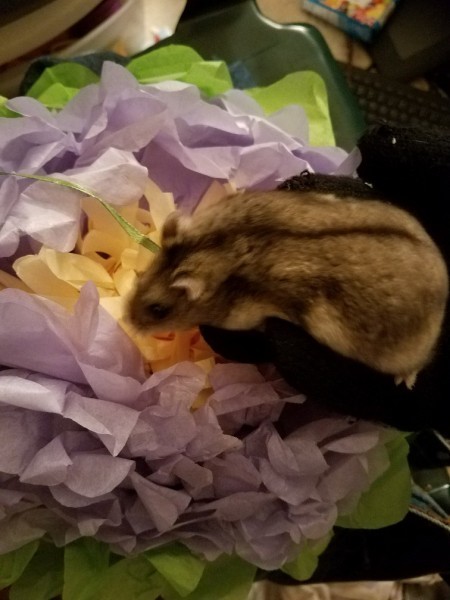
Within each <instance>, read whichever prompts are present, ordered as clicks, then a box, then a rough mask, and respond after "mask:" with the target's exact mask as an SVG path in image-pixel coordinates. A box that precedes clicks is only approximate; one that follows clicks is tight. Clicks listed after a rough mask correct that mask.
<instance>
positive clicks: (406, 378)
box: [394, 371, 418, 390]
mask: <svg viewBox="0 0 450 600" xmlns="http://www.w3.org/2000/svg"><path fill="white" fill-rule="evenodd" d="M417 373H418V371H413V372H412V373H409V374H408V375H396V376H395V380H394V381H395V385H400V384H401V383H404V384H405V385H406V387H407V388H408V390H412V389H413V387H414V384H415V383H416V379H417Z"/></svg>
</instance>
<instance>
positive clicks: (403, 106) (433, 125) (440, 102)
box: [341, 65, 450, 131]
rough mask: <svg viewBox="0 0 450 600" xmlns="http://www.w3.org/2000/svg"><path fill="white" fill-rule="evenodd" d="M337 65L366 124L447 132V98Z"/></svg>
mask: <svg viewBox="0 0 450 600" xmlns="http://www.w3.org/2000/svg"><path fill="white" fill-rule="evenodd" d="M341 66H342V69H343V71H344V74H345V77H346V79H347V82H348V84H349V86H350V89H351V90H352V92H353V93H354V95H355V96H356V98H357V100H358V103H359V106H360V108H361V110H362V112H363V114H364V117H365V120H366V122H367V125H373V124H375V123H379V122H380V121H385V122H387V123H389V124H392V125H421V126H423V127H426V128H428V129H438V130H441V131H442V130H443V129H445V130H447V129H448V130H449V131H450V99H449V98H447V97H444V96H441V95H440V94H439V93H437V92H434V91H430V92H424V91H421V90H418V89H416V88H414V87H412V86H410V85H407V84H404V83H399V82H396V81H392V80H390V79H386V78H384V77H381V76H380V75H379V74H378V73H375V72H373V71H365V70H363V69H358V68H356V67H350V66H348V65H341Z"/></svg>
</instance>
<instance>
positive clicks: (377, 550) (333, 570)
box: [266, 513, 450, 597]
mask: <svg viewBox="0 0 450 600" xmlns="http://www.w3.org/2000/svg"><path fill="white" fill-rule="evenodd" d="M448 572H450V534H449V532H448V530H446V529H444V528H443V527H439V526H436V525H434V524H433V523H432V522H431V521H428V520H426V519H423V518H422V517H420V516H418V515H417V514H414V513H409V514H408V515H407V516H406V517H405V519H403V521H401V522H400V523H397V524H396V525H391V526H390V527H384V528H383V529H375V530H364V529H341V528H339V527H336V528H335V533H334V537H333V539H332V540H331V542H330V544H329V546H328V548H327V549H326V550H325V552H324V553H323V554H322V556H321V557H320V561H319V566H318V568H317V570H316V571H315V573H314V575H313V576H312V577H311V579H309V580H308V582H307V583H330V582H339V581H380V580H386V581H393V580H398V579H409V578H413V577H420V576H422V575H428V574H430V573H448ZM266 576H267V578H268V579H270V580H272V581H275V582H277V583H281V584H284V585H289V584H291V585H298V581H296V580H295V579H292V578H291V577H289V576H288V575H286V574H284V573H282V572H281V571H274V572H272V573H268V574H267V575H266ZM449 597H450V595H449Z"/></svg>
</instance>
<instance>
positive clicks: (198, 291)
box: [170, 275, 206, 300]
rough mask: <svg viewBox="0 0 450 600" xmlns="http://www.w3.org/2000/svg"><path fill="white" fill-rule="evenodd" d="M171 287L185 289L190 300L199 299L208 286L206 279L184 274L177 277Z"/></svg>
mask: <svg viewBox="0 0 450 600" xmlns="http://www.w3.org/2000/svg"><path fill="white" fill-rule="evenodd" d="M170 287H172V288H180V289H182V290H184V291H185V292H186V294H187V297H188V298H189V300H198V299H199V298H200V296H201V295H202V294H203V292H204V291H205V287H206V286H205V281H204V280H203V279H200V278H199V277H193V276H192V275H182V276H180V277H178V278H177V279H175V281H174V282H173V283H172V285H171V286H170Z"/></svg>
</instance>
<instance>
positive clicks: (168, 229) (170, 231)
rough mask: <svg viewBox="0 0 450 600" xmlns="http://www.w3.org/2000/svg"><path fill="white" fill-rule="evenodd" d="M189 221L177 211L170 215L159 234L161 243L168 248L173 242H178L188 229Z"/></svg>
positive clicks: (186, 216) (188, 218) (187, 217)
mask: <svg viewBox="0 0 450 600" xmlns="http://www.w3.org/2000/svg"><path fill="white" fill-rule="evenodd" d="M190 222H191V219H190V217H189V216H188V215H184V214H183V213H181V212H179V211H175V212H172V213H170V215H169V216H168V217H167V219H166V220H165V222H164V225H163V228H162V232H161V242H162V243H163V245H165V246H168V245H170V244H171V243H173V242H176V241H180V240H181V237H182V235H183V233H184V232H185V231H187V229H188V228H189V224H190Z"/></svg>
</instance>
